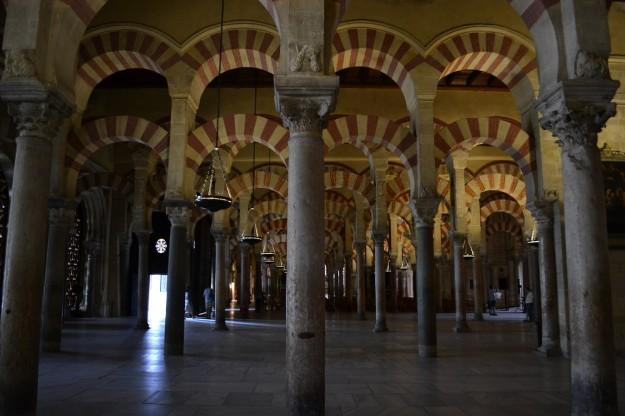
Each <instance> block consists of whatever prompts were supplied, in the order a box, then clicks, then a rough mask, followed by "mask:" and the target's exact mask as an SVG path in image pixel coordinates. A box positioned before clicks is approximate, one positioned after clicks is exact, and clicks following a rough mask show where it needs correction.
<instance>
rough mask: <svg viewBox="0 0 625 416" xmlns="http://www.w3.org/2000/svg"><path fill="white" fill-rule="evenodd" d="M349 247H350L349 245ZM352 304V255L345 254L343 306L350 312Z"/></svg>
mask: <svg viewBox="0 0 625 416" xmlns="http://www.w3.org/2000/svg"><path fill="white" fill-rule="evenodd" d="M350 248H351V247H350ZM353 304H354V276H353V273H352V256H351V254H346V255H345V308H346V309H347V311H348V312H351V311H352V310H353V309H352V308H353Z"/></svg>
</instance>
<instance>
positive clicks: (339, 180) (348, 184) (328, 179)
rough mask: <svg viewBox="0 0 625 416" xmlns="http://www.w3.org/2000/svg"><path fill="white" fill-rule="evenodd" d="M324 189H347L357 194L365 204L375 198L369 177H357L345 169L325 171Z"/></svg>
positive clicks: (364, 175)
mask: <svg viewBox="0 0 625 416" xmlns="http://www.w3.org/2000/svg"><path fill="white" fill-rule="evenodd" d="M324 183H325V189H348V190H350V191H352V192H358V193H359V194H360V195H362V196H363V198H364V199H365V200H366V201H367V202H369V203H370V202H371V201H372V198H374V197H375V189H374V187H373V185H371V180H370V178H369V175H366V174H363V175H358V174H356V173H354V172H350V171H348V170H346V169H336V168H332V169H326V171H325V173H324Z"/></svg>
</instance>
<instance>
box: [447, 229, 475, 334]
mask: <svg viewBox="0 0 625 416" xmlns="http://www.w3.org/2000/svg"><path fill="white" fill-rule="evenodd" d="M451 234H452V236H451V237H452V239H453V253H454V289H455V295H456V325H455V326H454V332H468V331H470V330H471V329H470V328H469V325H468V324H467V312H466V308H465V304H464V296H465V294H466V284H465V283H466V279H465V278H464V276H463V273H462V262H463V261H464V258H463V257H462V243H463V242H464V240H465V239H466V238H467V235H466V234H463V233H459V232H456V231H454V232H452V233H451Z"/></svg>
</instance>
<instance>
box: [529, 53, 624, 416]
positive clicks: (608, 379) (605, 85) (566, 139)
mask: <svg viewBox="0 0 625 416" xmlns="http://www.w3.org/2000/svg"><path fill="white" fill-rule="evenodd" d="M579 52H584V51H579ZM588 55H590V56H588ZM581 56H582V57H584V58H585V60H582V62H581V63H580V65H578V66H577V67H576V71H579V72H580V73H581V75H580V76H579V78H578V79H575V80H569V81H562V82H561V83H559V84H557V85H556V86H555V88H554V89H552V90H551V91H549V94H546V95H544V96H543V97H542V98H541V100H540V102H539V103H538V110H539V111H540V112H541V113H542V115H543V118H542V120H541V125H542V127H543V128H545V129H546V130H549V131H551V132H552V133H553V134H554V135H555V136H556V137H557V139H558V144H560V146H561V147H562V177H563V180H564V215H565V223H566V251H567V271H568V275H569V276H571V279H570V285H569V290H570V292H569V293H570V308H571V319H570V322H571V325H570V333H571V414H572V415H575V416H578V415H588V416H594V415H617V414H618V400H617V390H616V372H615V368H614V334H613V323H612V302H611V297H612V293H611V287H610V275H609V267H608V265H609V261H608V244H607V225H606V208H605V196H604V184H603V172H602V167H601V157H600V153H599V149H598V148H597V135H598V133H599V131H601V129H602V128H603V126H604V124H605V122H606V121H607V120H608V119H609V118H610V117H612V116H613V115H614V114H615V112H616V106H615V104H614V103H611V102H609V101H610V100H611V98H612V97H613V96H614V93H615V92H616V89H617V88H618V85H619V83H618V82H617V81H612V80H610V79H609V72H608V69H607V68H608V63H607V59H605V58H603V57H600V56H597V55H594V54H592V53H590V54H586V55H584V54H581ZM579 57H580V54H578V58H579ZM584 64H585V65H584ZM576 75H577V74H576Z"/></svg>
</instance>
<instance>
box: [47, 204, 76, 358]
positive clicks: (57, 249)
mask: <svg viewBox="0 0 625 416" xmlns="http://www.w3.org/2000/svg"><path fill="white" fill-rule="evenodd" d="M51 204H52V205H53V206H51V207H50V208H49V209H48V213H49V227H48V250H47V255H46V275H45V284H44V285H45V286H44V292H43V313H42V327H41V349H42V351H45V352H58V351H60V350H61V333H62V330H63V309H64V308H63V303H64V300H65V267H66V252H67V240H68V239H69V231H70V228H71V225H72V222H73V219H74V215H75V210H74V209H71V208H64V207H63V205H64V201H61V200H52V201H51Z"/></svg>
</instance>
